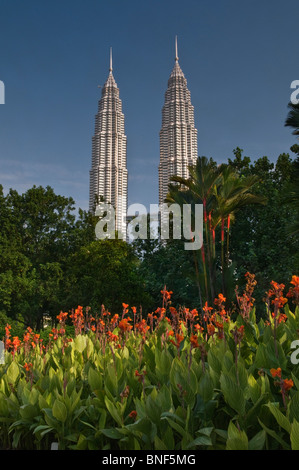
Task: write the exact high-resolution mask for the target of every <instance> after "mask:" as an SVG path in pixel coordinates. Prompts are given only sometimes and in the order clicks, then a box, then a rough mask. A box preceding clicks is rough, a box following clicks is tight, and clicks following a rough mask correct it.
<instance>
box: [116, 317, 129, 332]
mask: <svg viewBox="0 0 299 470" xmlns="http://www.w3.org/2000/svg"><path fill="white" fill-rule="evenodd" d="M118 326H119V328H120V329H121V331H123V332H124V331H130V330H131V329H132V328H133V327H132V325H130V324H129V321H128V319H127V318H124V319H123V320H121V321H120V322H119V324H118Z"/></svg>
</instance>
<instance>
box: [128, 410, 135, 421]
mask: <svg viewBox="0 0 299 470" xmlns="http://www.w3.org/2000/svg"><path fill="white" fill-rule="evenodd" d="M129 417H130V418H132V419H136V417H137V411H135V410H133V411H131V413H130V414H129Z"/></svg>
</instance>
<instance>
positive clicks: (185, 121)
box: [159, 39, 197, 204]
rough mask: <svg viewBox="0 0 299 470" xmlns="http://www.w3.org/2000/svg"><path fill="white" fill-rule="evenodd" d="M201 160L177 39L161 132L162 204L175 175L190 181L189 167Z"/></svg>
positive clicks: (160, 181) (163, 110)
mask: <svg viewBox="0 0 299 470" xmlns="http://www.w3.org/2000/svg"><path fill="white" fill-rule="evenodd" d="M196 159H197V129H196V128H195V125H194V108H193V106H192V104H191V95H190V91H189V90H188V88H187V80H186V78H185V76H184V74H183V72H182V69H181V67H180V65H179V58H178V48H177V39H176V41H175V64H174V67H173V69H172V72H171V74H170V77H169V80H168V88H167V90H166V93H165V101H164V106H163V108H162V128H161V130H160V163H159V204H163V202H164V200H165V197H166V195H167V192H168V184H169V182H170V178H171V176H173V175H176V176H182V177H183V178H188V176H189V170H188V166H190V165H194V164H195V163H196Z"/></svg>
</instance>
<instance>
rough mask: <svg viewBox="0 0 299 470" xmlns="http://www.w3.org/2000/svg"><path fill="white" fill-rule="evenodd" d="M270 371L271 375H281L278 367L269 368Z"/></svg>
mask: <svg viewBox="0 0 299 470" xmlns="http://www.w3.org/2000/svg"><path fill="white" fill-rule="evenodd" d="M270 373H271V375H272V377H273V378H274V377H279V378H280V377H281V368H280V367H278V368H277V369H270Z"/></svg>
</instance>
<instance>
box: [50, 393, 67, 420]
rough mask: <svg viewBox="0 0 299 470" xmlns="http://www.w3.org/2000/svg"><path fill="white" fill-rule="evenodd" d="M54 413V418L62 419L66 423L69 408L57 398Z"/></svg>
mask: <svg viewBox="0 0 299 470" xmlns="http://www.w3.org/2000/svg"><path fill="white" fill-rule="evenodd" d="M52 413H53V416H54V418H56V419H58V421H61V422H62V423H65V421H66V418H67V409H66V406H65V404H64V403H62V402H61V401H59V400H58V399H56V400H55V401H54V405H53V409H52Z"/></svg>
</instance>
